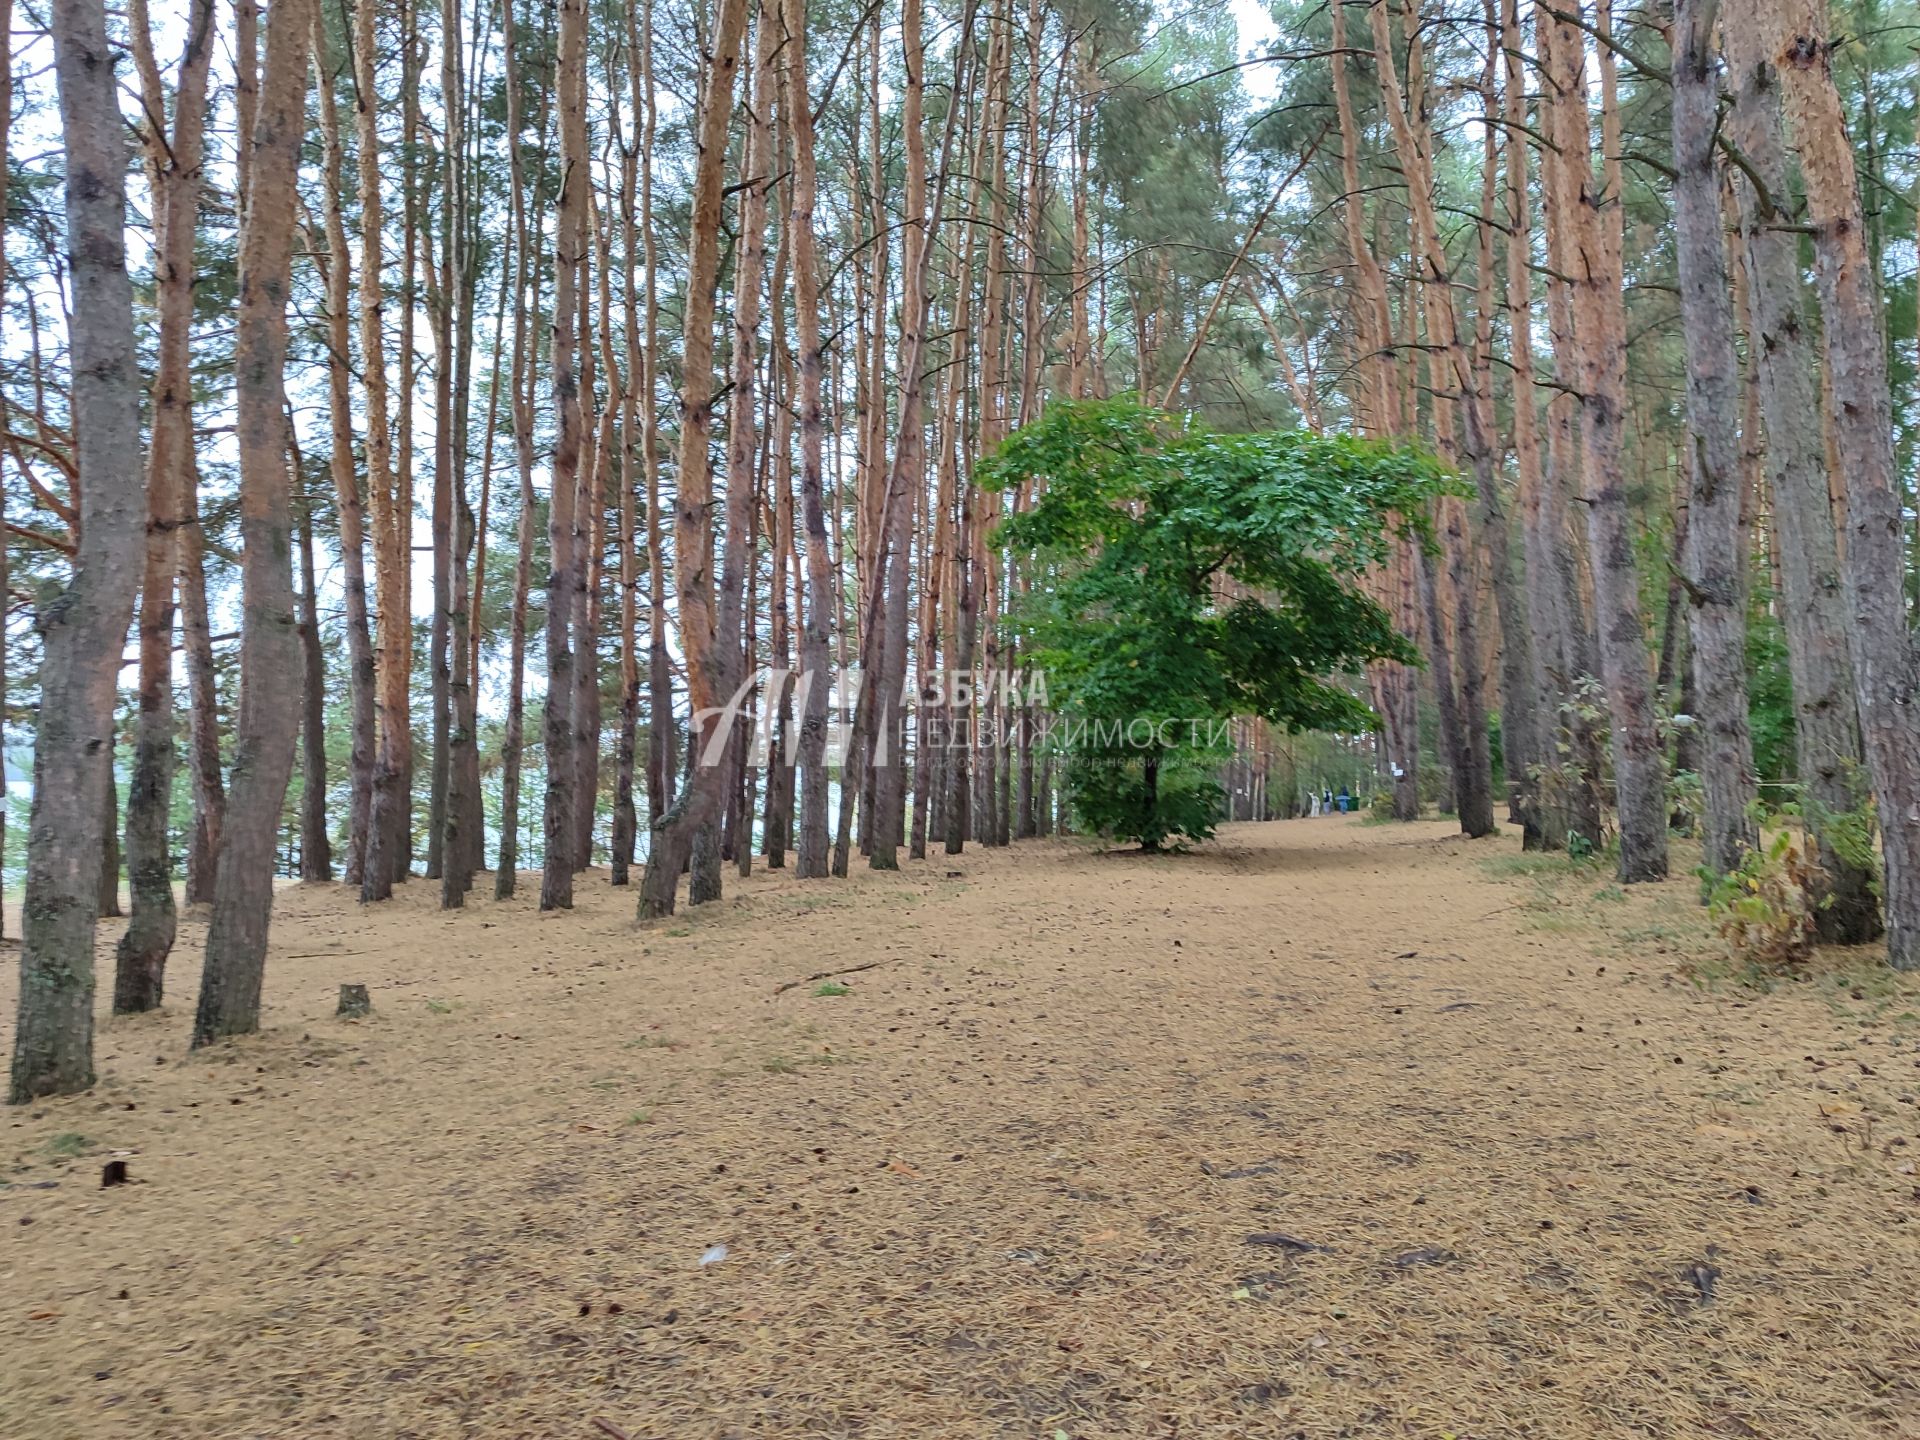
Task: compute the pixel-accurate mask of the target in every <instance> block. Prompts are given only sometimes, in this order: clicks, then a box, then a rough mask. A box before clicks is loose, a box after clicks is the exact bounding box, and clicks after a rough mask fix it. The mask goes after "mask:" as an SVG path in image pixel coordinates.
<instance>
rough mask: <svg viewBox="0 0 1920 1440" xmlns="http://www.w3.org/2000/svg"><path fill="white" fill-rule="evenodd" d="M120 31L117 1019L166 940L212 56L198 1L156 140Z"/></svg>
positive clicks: (150, 99) (144, 987)
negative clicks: (121, 705)
mask: <svg viewBox="0 0 1920 1440" xmlns="http://www.w3.org/2000/svg"><path fill="white" fill-rule="evenodd" d="M129 28H130V30H131V32H132V40H133V48H134V54H135V68H136V69H137V70H138V71H139V73H140V80H141V91H142V98H143V100H144V102H145V106H146V110H147V113H148V115H149V116H150V117H152V118H150V119H149V120H148V122H147V126H146V128H145V129H144V130H143V132H142V135H143V138H144V141H145V147H146V152H147V179H148V185H149V187H150V189H151V190H152V192H153V197H154V199H153V226H154V257H155V258H154V310H155V312H156V315H157V318H158V320H159V330H160V334H159V357H158V364H157V365H156V367H155V371H154V380H153V392H152V397H153V398H152V420H151V426H152V428H151V432H150V435H149V440H148V446H147V538H146V559H145V564H144V567H143V569H142V572H141V581H140V621H139V638H140V691H139V694H140V699H139V716H138V720H137V722H136V726H135V732H134V759H133V773H132V776H131V777H130V781H129V784H128V788H127V830H126V836H127V842H126V856H127V888H128V892H129V896H130V898H131V906H130V908H131V912H132V913H131V915H130V917H129V919H128V922H127V929H126V933H125V934H123V935H122V936H121V937H120V943H119V947H118V949H117V951H116V953H115V963H114V982H113V1008H114V1013H116V1014H132V1013H136V1012H139V1011H142V1010H152V1009H155V1008H157V1007H158V1006H159V1004H160V1000H161V995H162V992H163V989H164V982H165V975H166V965H167V957H168V955H169V953H170V952H171V951H172V949H173V940H174V925H175V915H174V900H173V857H172V855H171V854H170V853H169V846H168V842H167V835H168V823H169V821H170V819H171V815H170V813H169V812H170V811H171V809H172V802H173V771H174V704H173V621H174V586H175V583H176V580H177V578H178V574H179V569H180V564H179V548H180V547H179V532H180V528H181V523H182V511H183V510H184V508H185V507H184V499H183V497H184V495H185V492H186V488H187V484H188V476H189V474H190V473H191V470H190V465H189V456H190V453H191V450H192V446H193V382H192V374H191V366H190V357H189V355H188V348H187V346H188V339H189V335H190V332H191V330H192V326H193V271H194V266H193V241H194V234H195V230H196V221H197V210H198V200H199V193H200V166H201V156H202V153H203V151H204V149H205V144H204V139H205V134H206V114H207V98H206V97H207V74H208V71H209V69H210V68H211V64H212V57H213V39H212V34H213V4H212V0H196V3H195V4H194V5H193V7H192V9H191V11H190V13H189V16H188V27H187V41H186V49H185V52H184V53H183V54H182V56H181V59H180V67H179V70H178V72H177V75H178V79H177V83H176V85H175V101H174V127H173V134H172V135H171V137H164V136H163V135H162V133H161V130H160V128H159V127H160V124H161V120H160V117H163V116H165V115H166V113H167V105H166V92H165V89H164V87H163V85H162V83H161V80H160V71H159V67H158V65H157V64H156V63H155V61H154V58H153V43H152V37H151V32H150V29H149V25H148V19H147V7H146V5H145V4H144V0H135V3H134V5H133V6H132V8H131V11H130V14H129Z"/></svg>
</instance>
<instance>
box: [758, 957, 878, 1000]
mask: <svg viewBox="0 0 1920 1440" xmlns="http://www.w3.org/2000/svg"><path fill="white" fill-rule="evenodd" d="M892 963H893V962H892V961H891V960H869V961H867V963H866V964H864V965H849V966H847V968H846V969H844V970H821V971H818V972H816V973H815V974H812V975H808V976H806V977H805V978H804V979H801V980H789V981H787V983H786V984H784V985H777V986H775V987H774V991H773V993H774V994H775V995H776V996H778V995H784V994H786V993H787V991H789V990H797V989H799V987H800V986H802V985H810V984H812V983H813V982H814V981H815V980H831V979H833V977H834V976H836V975H858V974H859V973H860V972H861V971H862V970H873V969H877V968H878V967H879V966H882V965H891V964H892Z"/></svg>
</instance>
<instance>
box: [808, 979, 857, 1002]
mask: <svg viewBox="0 0 1920 1440" xmlns="http://www.w3.org/2000/svg"><path fill="white" fill-rule="evenodd" d="M813 993H814V995H815V996H816V997H817V998H819V999H822V1000H824V999H827V998H828V997H829V996H833V995H851V994H852V993H853V989H852V987H851V986H847V985H842V984H841V983H840V982H839V981H838V980H823V981H821V982H820V984H818V985H816V986H814V987H813Z"/></svg>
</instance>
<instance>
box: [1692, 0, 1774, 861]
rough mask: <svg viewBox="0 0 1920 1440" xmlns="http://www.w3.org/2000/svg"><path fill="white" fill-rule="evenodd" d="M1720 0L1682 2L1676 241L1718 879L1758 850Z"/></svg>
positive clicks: (1709, 850) (1703, 708)
mask: <svg viewBox="0 0 1920 1440" xmlns="http://www.w3.org/2000/svg"><path fill="white" fill-rule="evenodd" d="M1716 8H1718V0H1675V5H1674V24H1673V35H1674V54H1673V161H1674V169H1675V171H1676V172H1677V177H1676V179H1675V181H1674V186H1673V193H1674V241H1675V251H1676V254H1677V257H1678V262H1679V272H1680V318H1681V324H1682V329H1683V331H1684V333H1685V339H1686V352H1687V431H1688V435H1687V439H1688V441H1689V443H1690V444H1691V446H1692V450H1693V456H1692V459H1693V464H1692V466H1691V467H1690V476H1689V478H1690V480H1691V489H1690V493H1689V496H1688V504H1687V544H1686V551H1685V553H1684V555H1683V557H1682V561H1681V568H1680V575H1681V578H1682V580H1683V583H1684V587H1685V590H1686V594H1687V635H1688V640H1689V642H1690V644H1689V648H1690V650H1691V653H1692V657H1693V676H1694V687H1695V703H1696V705H1697V706H1698V710H1697V711H1696V713H1695V718H1696V721H1697V724H1696V730H1697V733H1698V734H1699V737H1700V739H1699V745H1700V781H1701V791H1702V798H1703V801H1704V809H1705V812H1706V813H1705V815H1704V817H1703V819H1704V822H1705V823H1704V831H1703V834H1702V836H1701V849H1702V859H1703V860H1704V861H1705V863H1706V866H1707V867H1708V868H1709V869H1711V870H1713V871H1716V872H1718V873H1719V874H1722V875H1726V874H1730V873H1731V872H1733V871H1734V870H1737V869H1738V868H1739V867H1740V864H1741V862H1742V861H1743V860H1745V859H1746V857H1747V854H1748V853H1749V852H1750V851H1751V850H1752V849H1753V847H1754V846H1755V845H1756V844H1757V843H1758V841H1759V833H1758V830H1757V829H1756V827H1755V825H1754V820H1753V813H1752V812H1753V809H1754V806H1755V803H1756V802H1757V800H1758V798H1759V791H1758V789H1757V788H1756V784H1755V776H1754V770H1753V737H1752V734H1751V732H1750V730H1749V728H1748V721H1747V671H1746V638H1747V613H1746V612H1747V579H1746V567H1745V557H1744V555H1743V554H1742V552H1741V543H1742V535H1743V533H1744V527H1743V526H1742V524H1741V483H1740V440H1739V433H1738V423H1739V414H1740V370H1739V360H1738V359H1737V357H1736V356H1735V353H1734V344H1733V285H1732V281H1731V279H1730V277H1729V275H1728V272H1727V257H1726V248H1725V242H1724V241H1723V239H1722V238H1721V215H1720V180H1719V175H1718V173H1717V171H1716V168H1715V165H1714V151H1715V145H1714V132H1715V130H1716V128H1717V126H1718V124H1719V113H1718V105H1719V93H1718V92H1719V85H1718V76H1717V74H1716V72H1715V68H1714V63H1713V51H1712V37H1711V35H1710V33H1709V31H1710V28H1711V26H1712V23H1713V21H1712V12H1713V10H1715V9H1716Z"/></svg>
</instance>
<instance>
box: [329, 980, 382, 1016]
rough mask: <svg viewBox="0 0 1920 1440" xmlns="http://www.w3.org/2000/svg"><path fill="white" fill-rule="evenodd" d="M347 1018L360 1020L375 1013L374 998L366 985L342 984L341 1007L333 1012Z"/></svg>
mask: <svg viewBox="0 0 1920 1440" xmlns="http://www.w3.org/2000/svg"><path fill="white" fill-rule="evenodd" d="M333 1013H334V1014H336V1015H338V1016H340V1017H341V1018H342V1019H346V1020H358V1019H361V1018H362V1017H363V1016H367V1015H371V1014H372V1013H373V1000H372V999H371V998H370V997H369V996H368V994H367V987H366V986H364V985H342V986H341V987H340V1007H339V1008H338V1009H337V1010H335V1011H334V1012H333Z"/></svg>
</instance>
